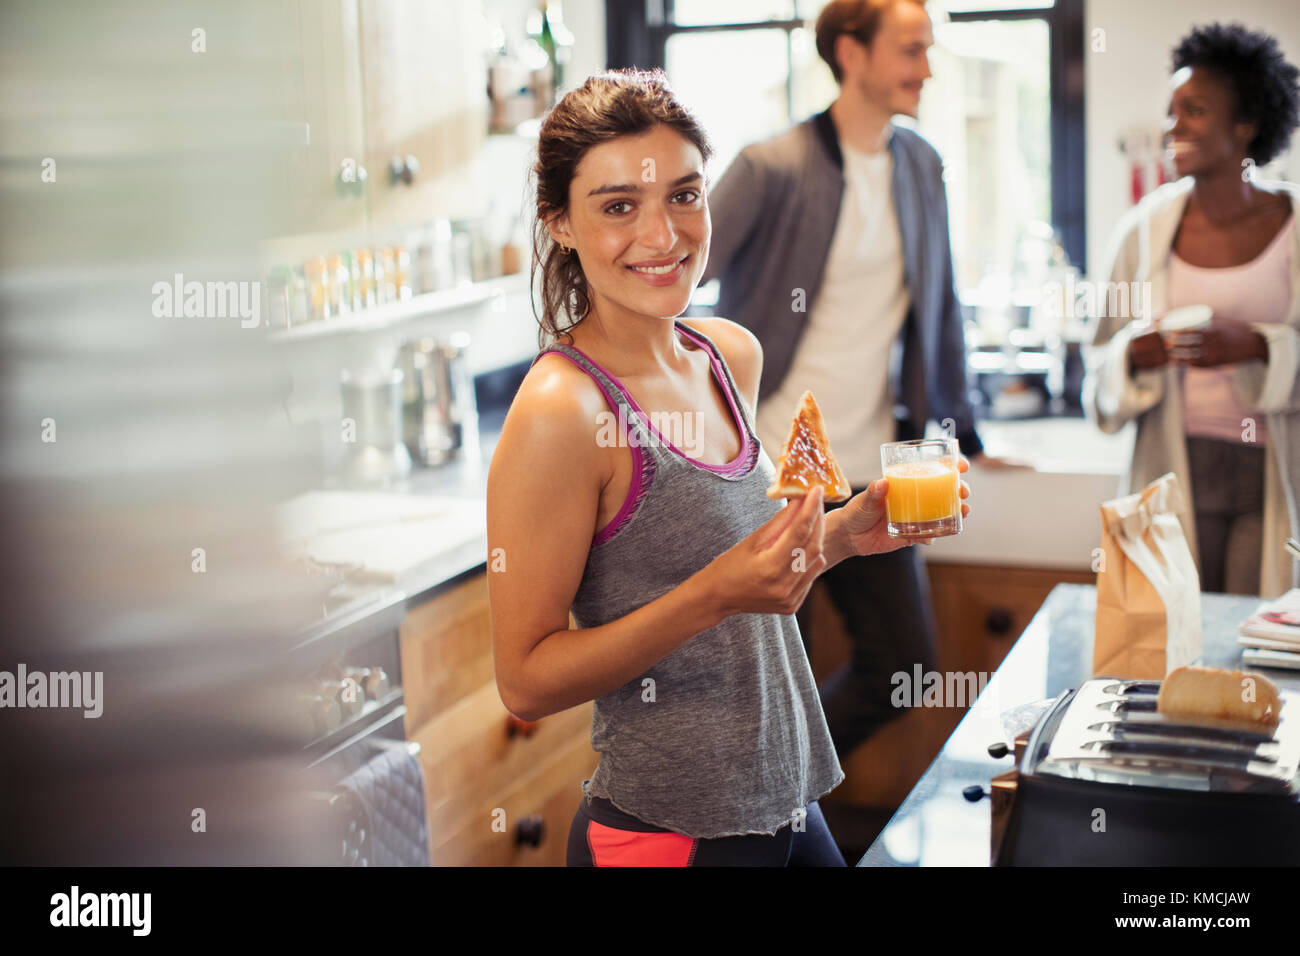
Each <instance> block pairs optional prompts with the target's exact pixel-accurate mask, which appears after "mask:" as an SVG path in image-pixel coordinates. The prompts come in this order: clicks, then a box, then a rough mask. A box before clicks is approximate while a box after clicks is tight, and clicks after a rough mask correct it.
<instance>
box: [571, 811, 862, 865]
mask: <svg viewBox="0 0 1300 956" xmlns="http://www.w3.org/2000/svg"><path fill="white" fill-rule="evenodd" d="M803 823H804V829H803V830H802V831H800V832H794V829H793V827H792V826H785V827H782V828H781V829H780V830H778V831H777V832H776V833H775V834H773V835H771V836H768V835H767V834H764V833H751V834H746V835H745V836H729V837H717V838H714V839H701V838H698V837H688V836H685V835H683V834H681V833H675V832H673V831H672V830H665V829H664V828H663V827H657V826H653V825H651V824H649V823H644V822H642V821H641V820H639V819H637V818H636V817H634V816H631V815H629V814H626V813H624V812H623V811H621V810H619V809H618V808H617V807H616V806H614V805H613V804H612V803H610V802H609V801H608V800H605V799H603V798H601V797H592V798H591V800H590V801H588V800H587V799H586V798H585V797H584V798H582V799H581V800H579V801H578V811H577V812H576V813H575V814H574V815H573V824H572V825H571V826H570V827H569V846H568V858H567V865H568V866H844V865H845V863H844V857H843V855H842V854H841V853H840V851H839V848H838V847H836V845H835V840H834V838H832V836H831V831H830V829H829V828H828V827H827V826H826V818H825V817H823V816H822V811H821V807H819V806H818V805H817V801H816V800H814V801H813V802H812V803H810V804H808V807H807V815H806V817H805V819H804V821H803Z"/></svg>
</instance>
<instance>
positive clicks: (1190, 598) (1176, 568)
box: [1092, 472, 1201, 680]
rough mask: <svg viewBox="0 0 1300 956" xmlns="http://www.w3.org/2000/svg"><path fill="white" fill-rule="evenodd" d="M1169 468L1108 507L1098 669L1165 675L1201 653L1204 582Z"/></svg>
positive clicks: (1104, 510) (1100, 575)
mask: <svg viewBox="0 0 1300 956" xmlns="http://www.w3.org/2000/svg"><path fill="white" fill-rule="evenodd" d="M1182 507H1183V493H1182V489H1181V488H1180V487H1179V484H1178V479H1177V478H1176V477H1175V475H1174V474H1173V473H1172V472H1170V473H1169V474H1166V475H1162V476H1161V477H1159V478H1157V479H1156V480H1155V481H1153V482H1151V484H1149V485H1147V486H1146V488H1144V489H1142V491H1140V492H1138V493H1137V494H1132V495H1125V496H1124V497H1122V498H1115V499H1114V500H1112V501H1107V502H1105V503H1104V504H1102V506H1101V549H1102V553H1101V562H1100V564H1099V566H1098V571H1097V628H1096V639H1095V641H1094V642H1093V651H1092V672H1093V674H1094V675H1105V676H1107V677H1122V678H1127V679H1130V680H1135V679H1142V680H1162V679H1163V678H1164V676H1165V675H1166V674H1168V673H1169V672H1170V671H1171V670H1173V669H1174V668H1175V667H1181V666H1183V665H1184V664H1191V663H1193V662H1194V661H1195V660H1197V659H1198V658H1199V657H1200V656H1201V580H1200V575H1199V574H1198V572H1197V570H1196V562H1195V560H1194V559H1193V558H1192V551H1191V548H1190V547H1189V546H1188V544H1187V537H1186V536H1185V535H1184V534H1183V526H1182V523H1181V522H1180V521H1179V519H1178V511H1179V510H1181V509H1182Z"/></svg>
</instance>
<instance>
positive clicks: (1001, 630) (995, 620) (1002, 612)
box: [984, 607, 1015, 637]
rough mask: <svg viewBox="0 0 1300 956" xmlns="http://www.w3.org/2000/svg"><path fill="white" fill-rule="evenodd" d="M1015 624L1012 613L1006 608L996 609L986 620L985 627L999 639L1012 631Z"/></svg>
mask: <svg viewBox="0 0 1300 956" xmlns="http://www.w3.org/2000/svg"><path fill="white" fill-rule="evenodd" d="M1014 623H1015V618H1013V617H1012V615H1011V612H1010V611H1008V610H1007V609H1006V608H1004V607H995V608H993V609H992V610H991V611H989V613H988V614H987V615H986V616H985V618H984V627H985V629H986V630H987V631H988V632H989V633H990V634H993V635H995V636H997V637H1002V636H1003V635H1004V634H1006V633H1007V632H1008V631H1010V630H1011V625H1012V624H1014Z"/></svg>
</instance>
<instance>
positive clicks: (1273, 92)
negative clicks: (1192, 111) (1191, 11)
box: [1174, 23, 1300, 166]
mask: <svg viewBox="0 0 1300 956" xmlns="http://www.w3.org/2000/svg"><path fill="white" fill-rule="evenodd" d="M1187 66H1193V67H1203V68H1205V69H1207V70H1210V71H1211V72H1213V73H1215V74H1217V75H1219V76H1221V77H1222V78H1223V79H1224V80H1226V81H1227V83H1228V86H1229V88H1231V90H1232V92H1233V98H1234V100H1235V101H1236V116H1237V119H1238V120H1239V121H1241V122H1245V123H1254V124H1255V128H1256V130H1257V133H1256V134H1255V138H1254V139H1253V140H1251V141H1250V145H1249V146H1247V147H1246V155H1247V156H1249V157H1251V158H1252V159H1253V160H1255V162H1256V163H1258V164H1259V165H1261V166H1262V165H1264V164H1265V163H1268V162H1271V161H1272V160H1273V158H1274V157H1275V156H1277V155H1278V154H1279V153H1281V152H1283V151H1284V150H1285V149H1286V148H1287V145H1288V144H1289V143H1290V142H1291V132H1292V131H1293V130H1294V129H1295V127H1296V124H1297V123H1298V122H1300V89H1298V88H1297V84H1296V77H1297V75H1300V70H1297V69H1296V68H1295V67H1294V66H1292V65H1291V64H1290V63H1288V62H1287V61H1286V57H1284V56H1283V55H1282V51H1281V50H1279V49H1278V46H1277V41H1276V40H1274V39H1273V38H1272V37H1271V36H1269V35H1268V34H1267V33H1256V32H1254V31H1252V30H1247V29H1246V28H1245V27H1244V26H1242V25H1241V24H1240V23H1233V24H1230V25H1228V26H1225V25H1223V24H1221V23H1211V24H1209V25H1208V26H1203V27H1194V28H1193V29H1192V32H1191V33H1189V34H1187V36H1185V37H1183V39H1182V42H1180V43H1179V44H1178V46H1176V47H1175V48H1174V72H1177V71H1179V70H1181V69H1182V68H1183V67H1187Z"/></svg>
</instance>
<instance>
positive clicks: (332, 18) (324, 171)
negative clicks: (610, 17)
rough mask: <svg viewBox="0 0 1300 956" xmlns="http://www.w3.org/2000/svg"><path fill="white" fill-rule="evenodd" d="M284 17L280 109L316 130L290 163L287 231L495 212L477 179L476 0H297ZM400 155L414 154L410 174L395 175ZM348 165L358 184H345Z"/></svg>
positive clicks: (285, 172)
mask: <svg viewBox="0 0 1300 956" xmlns="http://www.w3.org/2000/svg"><path fill="white" fill-rule="evenodd" d="M283 25H284V29H285V30H286V31H287V32H288V35H289V36H288V42H287V48H288V50H289V51H290V52H289V55H288V56H287V57H286V60H285V68H284V80H283V87H282V89H283V92H282V95H281V113H282V115H281V117H280V118H281V119H282V120H284V121H285V122H287V123H293V124H303V123H305V124H306V128H307V132H308V139H309V141H308V142H307V143H305V144H300V145H299V146H297V148H294V149H292V150H291V151H290V152H289V154H288V156H287V157H286V158H285V159H284V161H283V164H282V166H283V169H282V180H283V185H284V190H285V196H286V197H288V198H287V201H286V202H285V205H286V206H287V207H288V210H289V211H288V214H287V215H286V217H285V220H286V221H284V222H282V223H279V222H278V223H276V226H277V228H278V232H279V234H280V235H281V236H290V235H294V236H297V235H313V234H316V233H344V234H361V233H363V232H365V231H366V230H367V229H370V230H372V231H377V232H379V233H380V234H381V238H382V234H384V233H386V232H390V231H393V230H395V229H396V228H397V227H400V226H403V225H406V224H416V223H424V222H428V221H429V220H431V219H434V218H436V217H446V218H452V219H456V218H467V217H470V216H473V215H481V214H482V213H483V212H484V211H485V210H483V209H480V208H478V206H477V205H476V203H478V202H479V200H480V193H479V191H478V190H477V189H475V183H474V179H473V167H474V161H475V158H476V157H477V156H478V155H479V153H480V151H481V148H482V145H483V141H484V139H485V138H486V136H487V124H488V102H487V93H486V84H487V75H486V66H485V63H484V62H483V58H482V51H483V42H482V41H483V39H484V38H483V37H481V36H480V35H479V33H478V32H476V31H478V30H479V28H480V26H481V19H480V12H479V5H478V3H477V0H438V2H437V3H410V2H404V0H287V6H286V7H285V16H284V17H283ZM395 157H396V158H399V159H401V160H402V162H403V163H405V161H406V159H407V157H412V158H414V160H415V166H413V167H412V169H413V170H414V172H413V174H412V176H411V182H410V183H409V184H408V183H406V182H404V181H401V180H398V181H396V182H394V181H393V180H392V179H391V178H390V174H389V163H390V161H391V160H392V159H393V158H395ZM416 167H418V168H416ZM345 170H346V171H347V176H348V177H351V179H352V180H353V183H354V185H351V186H349V185H346V184H345V185H344V186H343V187H342V188H340V185H339V178H340V173H342V172H344V171H345ZM362 170H364V183H358V182H356V180H357V179H359V175H360V171H362Z"/></svg>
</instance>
